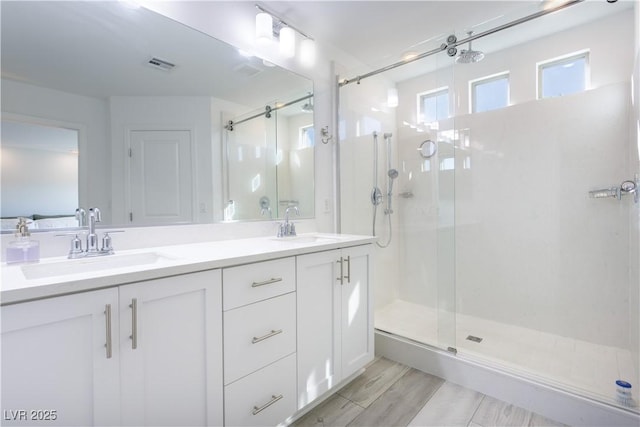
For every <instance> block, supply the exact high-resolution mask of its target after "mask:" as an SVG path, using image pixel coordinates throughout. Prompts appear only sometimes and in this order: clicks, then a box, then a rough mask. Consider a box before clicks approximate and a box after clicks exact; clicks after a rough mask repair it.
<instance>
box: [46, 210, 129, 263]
mask: <svg viewBox="0 0 640 427" xmlns="http://www.w3.org/2000/svg"><path fill="white" fill-rule="evenodd" d="M87 217H88V221H86V219H87ZM76 218H77V219H78V222H79V223H80V226H81V227H84V226H85V225H87V226H88V230H87V241H86V249H84V250H83V249H82V241H81V240H80V238H79V237H78V234H79V233H65V234H58V235H57V236H66V235H73V236H74V237H73V239H72V240H71V250H70V251H69V256H68V258H84V257H94V256H101V255H111V254H113V253H114V252H113V246H112V245H111V236H110V233H121V232H123V231H124V230H111V231H108V232H105V233H104V235H103V236H102V247H101V248H99V247H98V233H97V232H96V223H98V222H101V221H102V213H101V212H100V209H98V208H90V209H89V212H88V213H85V210H84V209H82V208H78V209H77V210H76Z"/></svg>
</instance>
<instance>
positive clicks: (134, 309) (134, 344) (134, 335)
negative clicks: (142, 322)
mask: <svg viewBox="0 0 640 427" xmlns="http://www.w3.org/2000/svg"><path fill="white" fill-rule="evenodd" d="M129 307H131V335H129V338H131V349H132V350H135V349H136V348H138V299H137V298H132V299H131V304H130V305H129Z"/></svg>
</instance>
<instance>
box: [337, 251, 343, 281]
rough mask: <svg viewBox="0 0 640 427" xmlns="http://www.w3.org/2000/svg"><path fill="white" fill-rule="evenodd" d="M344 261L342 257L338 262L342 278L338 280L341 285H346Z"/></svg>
mask: <svg viewBox="0 0 640 427" xmlns="http://www.w3.org/2000/svg"><path fill="white" fill-rule="evenodd" d="M343 261H344V260H343V259H342V257H340V259H339V260H338V261H336V262H337V263H338V264H340V277H338V278H337V279H336V280H339V281H340V284H341V285H344V263H343Z"/></svg>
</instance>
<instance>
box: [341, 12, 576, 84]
mask: <svg viewBox="0 0 640 427" xmlns="http://www.w3.org/2000/svg"><path fill="white" fill-rule="evenodd" d="M583 1H584V0H570V1H568V2H566V3H563V4H560V5H558V6H554V7H550V8H548V9H545V10H541V11H539V12H536V13H532V14H531V15H527V16H525V17H522V18H519V19H516V20H514V21H511V22H507V23H506V24H502V25H498V26H497V27H494V28H491V29H489V30H487V31H483V32H480V33H477V34H474V35H470V36H469V37H467V38H465V39H462V40H457V39H456V37H455V36H453V35H451V36H449V37H447V42H448V44H445V43H443V44H441V45H440V47H437V48H435V49H432V50H430V51H427V52H423V53H421V54H419V55H417V56H414V57H412V58H409V59H405V60H402V61H399V62H396V63H394V64H391V65H387V66H386V67H382V68H379V69H377V70H374V71H371V72H368V73H366V74H362V75H360V76H355V77H353V78H350V79H343V80H342V81H340V82H338V86H339V87H342V86H346V85H348V84H351V83H358V84H359V83H360V80H363V79H366V78H367V77H372V76H375V75H377V74H380V73H384V72H385V71H389V70H393V69H394V68H398V67H401V66H403V65H405V64H410V63H412V62H415V61H418V60H420V59H423V58H426V57H428V56H431V55H435V54H436V53H438V52H442V51H448V50H449V49H455V48H456V47H458V46H460V45H461V44H465V43H468V42H471V41H473V40H476V39H480V38H482V37H485V36H488V35H490V34H493V33H497V32H499V31H502V30H506V29H507V28H511V27H514V26H516V25H520V24H523V23H525V22H528V21H531V20H532V19H536V18H540V17H541V16H545V15H548V14H550V13H553V12H557V11H559V10H561V9H565V8H567V7H569V6H573V5H576V4H578V3H582V2H583ZM454 55H455V53H454Z"/></svg>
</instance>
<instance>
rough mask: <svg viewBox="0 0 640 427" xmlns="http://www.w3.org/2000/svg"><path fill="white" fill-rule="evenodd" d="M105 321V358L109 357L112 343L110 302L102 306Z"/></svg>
mask: <svg viewBox="0 0 640 427" xmlns="http://www.w3.org/2000/svg"><path fill="white" fill-rule="evenodd" d="M104 315H105V323H106V325H107V329H106V335H107V337H106V338H107V343H106V344H105V345H104V346H105V348H106V349H107V359H111V356H112V351H113V349H112V343H111V304H107V305H105V306H104Z"/></svg>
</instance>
